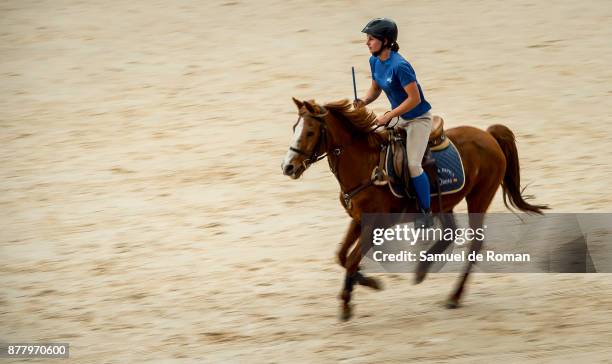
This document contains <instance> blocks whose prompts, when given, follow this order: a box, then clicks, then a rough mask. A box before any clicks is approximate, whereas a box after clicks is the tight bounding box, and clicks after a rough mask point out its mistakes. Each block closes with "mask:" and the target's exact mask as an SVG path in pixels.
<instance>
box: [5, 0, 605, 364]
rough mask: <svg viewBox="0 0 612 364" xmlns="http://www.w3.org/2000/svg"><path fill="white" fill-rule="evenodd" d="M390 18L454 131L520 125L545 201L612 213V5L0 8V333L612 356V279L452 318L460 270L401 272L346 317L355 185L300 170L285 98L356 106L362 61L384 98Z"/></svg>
mask: <svg viewBox="0 0 612 364" xmlns="http://www.w3.org/2000/svg"><path fill="white" fill-rule="evenodd" d="M377 16H390V17H393V18H394V19H395V20H396V21H397V22H398V24H399V27H400V35H399V44H400V47H401V50H400V53H402V54H403V55H404V56H405V57H406V58H407V59H408V60H410V61H411V63H412V64H413V66H414V67H415V69H416V70H417V75H418V78H419V80H420V82H421V84H422V86H423V88H424V91H425V93H426V96H427V98H428V100H429V101H430V102H431V104H432V105H433V107H434V111H435V112H436V113H438V114H441V115H442V116H443V117H444V118H445V121H446V125H447V128H448V127H452V126H458V125H464V124H470V125H474V126H477V127H482V128H486V127H487V126H489V125H491V124H493V123H504V124H506V125H508V126H509V127H510V128H511V129H512V130H514V132H515V133H516V134H517V137H518V147H519V154H520V158H521V164H522V172H521V173H522V177H523V182H524V184H526V183H529V184H530V185H529V188H528V193H531V194H535V195H536V197H537V199H536V202H538V203H548V204H550V205H551V206H552V208H553V210H552V211H554V212H596V211H599V212H609V211H610V210H611V206H612V205H611V203H612V197H611V196H610V194H609V191H610V186H611V182H610V180H611V178H612V162H610V151H609V147H610V145H611V144H612V137H611V136H610V133H609V130H608V129H609V123H610V121H611V118H610V116H611V113H612V111H611V110H612V101H611V100H612V68H611V67H610V65H611V64H612V47H611V43H610V41H611V39H612V26H611V24H612V3H611V2H610V1H606V0H600V1H596V0H593V1H552V2H541V1H533V0H525V1H454V0H453V1H451V0H446V1H436V2H430V1H410V2H406V1H389V2H384V3H374V2H366V1H355V2H353V1H336V2H327V1H274V0H262V1H257V2H245V1H232V0H224V1H206V2H198V1H170V2H168V1H129V2H128V1H105V2H100V1H2V2H0V47H1V50H0V54H1V56H0V75H1V78H2V84H1V86H0V127H1V130H2V132H1V133H0V165H1V166H2V167H1V169H0V178H1V180H0V181H1V184H0V209H1V211H2V218H1V220H0V341H8V342H39V341H40V342H42V341H51V342H69V343H70V344H71V348H70V351H71V359H70V360H69V362H75V363H145V362H146V363H153V362H158V363H173V362H177V363H178V362H181V363H182V362H198V363H199V362H307V363H312V362H336V361H344V362H354V363H361V362H364V363H366V362H384V361H395V362H441V361H456V362H465V363H467V362H494V361H504V362H538V363H542V362H576V361H578V360H581V361H583V362H605V361H606V360H608V362H610V361H609V360H610V359H609V358H610V357H612V354H611V353H612V348H611V345H612V344H610V343H612V316H611V315H610V313H611V311H610V310H611V308H612V281H611V279H610V278H611V276H610V275H602V274H597V275H594V274H593V275H536V274H516V275H501V274H494V275H482V274H481V275H476V276H475V277H474V279H473V280H472V281H471V284H469V287H468V292H467V295H466V297H465V301H464V307H463V308H461V309H459V310H454V311H448V310H446V309H444V308H443V307H442V305H441V304H440V302H441V301H442V300H443V299H444V298H445V297H446V295H447V294H448V293H449V292H450V290H451V288H452V286H453V285H454V283H455V281H456V275H454V274H453V275H431V276H430V277H429V278H428V280H427V281H425V282H424V283H423V284H422V285H419V286H412V284H411V279H412V276H410V275H397V274H396V275H391V274H389V275H381V278H382V279H383V281H384V283H385V285H386V290H385V291H382V292H371V291H367V290H365V289H363V288H361V287H358V288H357V289H356V294H355V300H354V302H355V303H356V305H357V306H356V315H355V318H354V319H353V321H351V322H349V323H341V322H339V321H338V319H337V314H338V308H339V307H338V306H339V302H338V300H337V297H336V296H337V294H338V292H339V290H340V287H341V284H342V280H343V271H342V269H341V268H340V267H339V266H338V265H337V264H336V263H335V261H334V254H335V250H336V248H337V244H338V243H339V242H340V239H341V237H342V234H343V233H344V230H345V228H346V225H347V223H348V217H347V215H346V214H345V213H344V211H343V209H342V208H341V206H340V204H339V202H338V198H337V196H338V191H339V187H338V185H337V183H336V181H335V179H334V178H333V176H332V174H331V173H330V172H329V170H328V168H327V165H326V163H320V164H319V165H316V166H314V167H313V168H311V169H309V170H308V171H307V172H306V174H305V175H304V176H303V177H302V179H300V180H298V181H292V180H289V179H288V178H287V177H284V176H283V175H282V174H281V170H280V162H281V159H282V157H283V155H284V153H285V152H286V150H287V147H288V145H289V140H290V137H291V125H292V123H293V122H294V121H295V119H296V116H297V114H296V110H295V106H294V105H293V103H292V102H291V99H290V97H291V96H296V97H298V98H301V99H310V98H314V99H316V100H318V101H320V102H327V101H333V100H337V99H341V98H351V97H352V84H351V76H350V68H351V66H355V67H356V70H357V85H358V90H359V92H360V93H363V92H365V90H366V87H367V85H368V83H369V67H368V56H369V55H368V52H367V48H366V46H365V45H364V36H363V34H361V33H360V30H361V29H362V27H363V26H364V24H365V23H366V22H367V21H368V20H369V19H371V18H373V17H377ZM373 107H374V110H375V111H376V112H384V111H385V110H387V108H388V105H387V101H386V99H385V97H384V96H381V98H380V99H379V100H378V101H377V102H376V103H375V104H374V105H373ZM458 211H465V208H464V207H461V208H459V209H458ZM491 211H498V212H501V211H506V210H505V209H504V207H503V205H502V202H501V195H499V196H498V197H497V198H496V199H495V201H494V204H493V206H492V208H491ZM2 360H3V359H0V361H2ZM4 360H6V359H4ZM10 362H20V361H18V360H15V361H10ZM22 362H36V361H32V360H29V361H26V360H23V361H22Z"/></svg>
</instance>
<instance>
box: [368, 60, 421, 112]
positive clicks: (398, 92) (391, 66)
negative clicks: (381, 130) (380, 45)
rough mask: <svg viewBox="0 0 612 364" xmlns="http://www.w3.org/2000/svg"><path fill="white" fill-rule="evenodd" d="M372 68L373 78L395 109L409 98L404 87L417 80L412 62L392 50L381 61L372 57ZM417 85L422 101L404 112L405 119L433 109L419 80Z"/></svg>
mask: <svg viewBox="0 0 612 364" xmlns="http://www.w3.org/2000/svg"><path fill="white" fill-rule="evenodd" d="M370 69H371V71H372V79H373V80H374V81H376V84H377V85H378V87H380V88H381V89H382V90H383V91H384V92H385V95H387V98H388V99H389V102H391V107H392V108H393V109H395V108H396V107H398V105H399V104H401V103H402V102H404V100H406V98H408V94H406V90H404V87H406V85H408V84H410V83H412V82H415V81H416V80H417V79H416V73H415V72H414V69H413V68H412V66H411V65H410V63H408V61H406V60H405V59H404V57H402V56H401V55H400V54H399V53H397V52H391V55H390V56H389V58H388V59H387V60H386V61H381V60H380V59H378V57H374V56H372V57H370ZM417 87H418V88H419V95H420V96H421V103H420V104H418V105H417V106H415V107H414V108H413V109H412V110H408V112H406V113H404V114H402V118H404V119H414V118H416V117H419V116H421V115H423V114H424V113H426V112H427V111H429V110H430V109H431V105H429V103H428V102H427V100H425V96H424V95H423V90H421V85H419V83H418V82H417Z"/></svg>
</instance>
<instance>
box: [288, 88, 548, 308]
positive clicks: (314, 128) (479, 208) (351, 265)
mask: <svg viewBox="0 0 612 364" xmlns="http://www.w3.org/2000/svg"><path fill="white" fill-rule="evenodd" d="M293 101H294V102H295V104H296V106H297V108H298V121H297V122H296V124H295V125H294V127H293V128H294V134H293V141H292V144H291V146H290V148H289V151H288V152H287V155H286V156H285V159H284V161H283V163H282V169H283V173H284V174H285V175H287V176H289V177H291V178H292V179H297V178H299V177H300V176H301V175H302V173H304V171H305V170H306V169H307V168H308V167H309V166H310V165H311V164H313V163H315V162H316V161H318V160H321V159H323V158H325V157H327V161H328V163H329V167H330V169H331V171H332V172H333V173H334V175H335V176H336V178H337V180H338V183H339V184H340V203H341V204H342V206H343V207H344V209H345V210H346V212H347V213H348V214H349V216H350V217H351V221H350V224H349V227H348V231H347V232H346V235H345V237H344V240H343V241H342V244H341V246H340V249H339V250H338V253H337V254H338V255H337V257H338V261H339V262H340V264H341V265H342V266H343V267H344V268H345V269H346V277H345V282H344V287H343V288H342V291H341V294H340V298H341V299H342V301H343V302H342V315H341V317H342V319H344V320H347V319H349V318H350V317H351V314H352V305H350V301H351V295H352V291H353V286H354V285H355V284H361V285H364V286H367V287H370V288H374V289H379V288H380V287H381V286H380V284H379V282H378V280H377V279H375V278H372V277H366V276H365V275H364V274H362V273H360V272H359V262H360V261H361V258H362V255H361V249H360V243H359V236H360V233H361V223H360V222H361V214H363V213H394V212H395V213H397V212H408V213H410V212H412V213H416V212H417V209H416V205H415V204H414V202H413V201H411V200H407V199H400V198H397V197H395V196H394V195H393V194H392V193H391V191H390V190H389V187H388V186H377V185H374V184H372V183H371V182H370V178H371V174H372V170H373V168H374V167H375V166H377V165H378V163H379V154H380V150H381V144H382V143H386V138H385V137H384V135H383V133H377V132H374V129H375V127H376V125H375V124H374V120H375V118H376V116H375V115H374V113H372V112H371V111H369V110H368V109H367V108H365V107H364V108H359V109H354V108H353V106H352V104H351V103H350V102H349V101H348V100H340V101H337V102H332V103H328V104H325V105H323V106H320V105H317V104H316V103H315V102H314V101H299V100H296V99H295V98H294V99H293ZM446 135H447V137H448V138H450V139H451V141H452V142H453V143H454V144H455V146H456V147H457V149H458V150H459V153H460V154H461V156H462V159H463V166H464V172H465V185H464V187H463V188H462V189H461V190H459V191H458V192H455V193H452V194H447V195H444V196H443V197H442V198H441V203H442V206H443V211H441V210H440V201H438V199H432V201H431V202H432V203H431V208H432V211H433V212H435V213H439V212H444V213H448V214H445V215H443V216H451V220H447V221H446V222H443V223H444V224H445V225H454V219H452V211H453V208H454V206H456V205H457V204H458V203H459V202H460V201H461V200H463V199H464V198H465V199H466V201H467V207H468V213H470V215H469V223H470V226H471V227H472V228H474V229H476V228H478V227H480V226H482V224H483V219H484V213H485V212H486V211H487V208H488V207H489V205H490V204H491V201H492V200H493V197H494V196H495V193H496V191H497V189H498V187H499V186H500V185H501V186H502V191H503V197H504V204H505V205H506V207H508V208H509V209H510V206H508V202H509V203H510V204H511V205H512V206H514V207H516V208H517V209H519V210H521V211H525V212H531V213H539V214H541V213H542V210H543V209H546V208H548V207H547V206H545V205H531V204H529V203H527V202H526V201H525V197H524V196H523V195H522V192H523V191H522V190H521V186H520V168H519V160H518V154H517V150H516V144H515V139H514V134H513V133H512V131H511V130H510V129H508V128H507V127H506V126H503V125H493V126H491V127H489V128H488V129H487V131H483V130H480V129H477V128H474V127H470V126H460V127H455V128H451V129H448V130H447V131H446ZM450 243H451V241H440V242H438V243H436V244H434V246H433V247H432V248H430V250H429V252H433V253H436V252H442V251H444V250H445V249H446V247H448V245H449V244H450ZM482 243H483V242H482V241H481V240H474V241H472V242H471V245H470V249H471V250H472V251H479V250H480V248H481V247H482ZM353 245H354V246H355V248H353V250H352V251H351V252H350V253H349V250H350V248H351V247H352V246H353ZM472 264H473V263H472V262H468V263H467V264H466V267H465V271H464V273H463V274H462V275H461V277H460V279H459V282H458V284H457V286H456V288H455V289H454V290H453V292H452V293H451V295H450V297H449V298H448V299H447V301H446V307H448V308H456V307H458V305H459V301H460V298H461V295H462V293H463V288H464V285H465V283H466V280H467V278H468V276H469V274H470V269H471V267H472ZM427 269H428V265H427V263H421V265H420V266H419V267H418V268H417V272H416V279H415V282H416V283H420V282H421V281H423V279H424V278H425V274H426V272H427Z"/></svg>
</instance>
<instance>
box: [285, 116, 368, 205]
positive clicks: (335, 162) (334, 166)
mask: <svg viewBox="0 0 612 364" xmlns="http://www.w3.org/2000/svg"><path fill="white" fill-rule="evenodd" d="M327 114H328V111H327V110H326V109H325V108H323V107H321V113H319V114H310V113H308V116H310V117H311V118H312V119H314V120H316V121H318V122H319V123H320V124H321V132H320V134H321V135H320V136H319V140H318V141H317V144H315V146H314V148H313V150H312V152H311V153H308V152H305V151H303V150H301V149H298V148H294V147H289V150H291V151H294V152H295V153H298V154H300V155H303V156H305V157H306V159H305V160H304V161H303V162H302V165H303V167H304V169H306V168H308V167H309V166H310V165H311V164H314V163H316V162H318V161H320V160H321V159H323V158H325V157H327V156H328V154H327V150H329V148H328V147H327V143H328V139H327V131H326V130H327V126H326V123H325V116H326V115H327ZM303 116H304V115H300V116H299V117H298V119H297V121H296V122H295V124H294V125H293V130H294V131H295V127H296V126H297V125H298V123H299V122H300V120H301V119H302V117H303ZM376 129H378V127H376V128H375V129H373V130H372V131H371V132H374V131H375V130H376ZM322 146H323V147H324V150H325V151H324V152H321V153H320V150H321V148H322ZM345 147H346V145H339V146H334V147H333V151H332V156H333V158H331V157H330V158H328V163H329V169H330V170H331V171H332V173H333V174H334V175H335V176H336V179H337V180H338V183H339V184H340V192H341V193H342V198H343V200H344V203H345V205H346V207H347V208H349V209H350V208H351V200H352V198H353V197H354V196H355V195H357V194H358V193H359V192H361V191H363V190H365V189H366V188H368V187H370V186H373V185H376V184H375V183H374V177H371V178H369V179H368V180H366V181H363V182H361V183H360V184H359V186H357V187H354V188H352V189H350V190H348V192H344V191H346V190H347V189H345V187H344V186H343V185H342V182H341V181H340V176H339V174H338V166H339V162H340V154H341V153H342V151H343V150H344V148H345ZM319 153H320V154H319ZM372 176H374V174H373V175H372Z"/></svg>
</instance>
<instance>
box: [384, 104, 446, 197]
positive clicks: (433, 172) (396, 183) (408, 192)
mask: <svg viewBox="0 0 612 364" xmlns="http://www.w3.org/2000/svg"><path fill="white" fill-rule="evenodd" d="M432 124H433V125H432V130H431V133H430V134H429V141H428V143H427V149H426V150H425V154H424V155H423V160H422V162H421V163H422V166H423V170H424V171H425V173H426V174H427V176H428V178H429V183H430V185H431V186H432V192H437V194H438V196H440V195H441V191H440V184H439V179H438V167H437V165H436V159H435V158H434V157H433V155H432V152H435V151H441V150H444V149H446V148H447V147H448V146H449V144H450V142H449V140H448V138H447V137H446V135H445V133H444V120H443V119H442V118H441V117H440V116H437V115H434V117H433V122H432ZM372 181H373V182H374V184H376V185H385V184H389V188H390V189H391V192H393V194H394V195H395V196H397V197H400V198H404V197H406V198H411V199H414V198H415V196H416V194H415V191H414V187H413V186H412V183H411V182H410V172H409V170H408V156H407V153H406V131H405V130H404V129H402V128H394V129H392V130H390V131H388V135H387V143H386V144H383V146H382V148H381V151H380V160H379V164H378V166H377V167H375V168H374V170H373V171H372Z"/></svg>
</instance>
